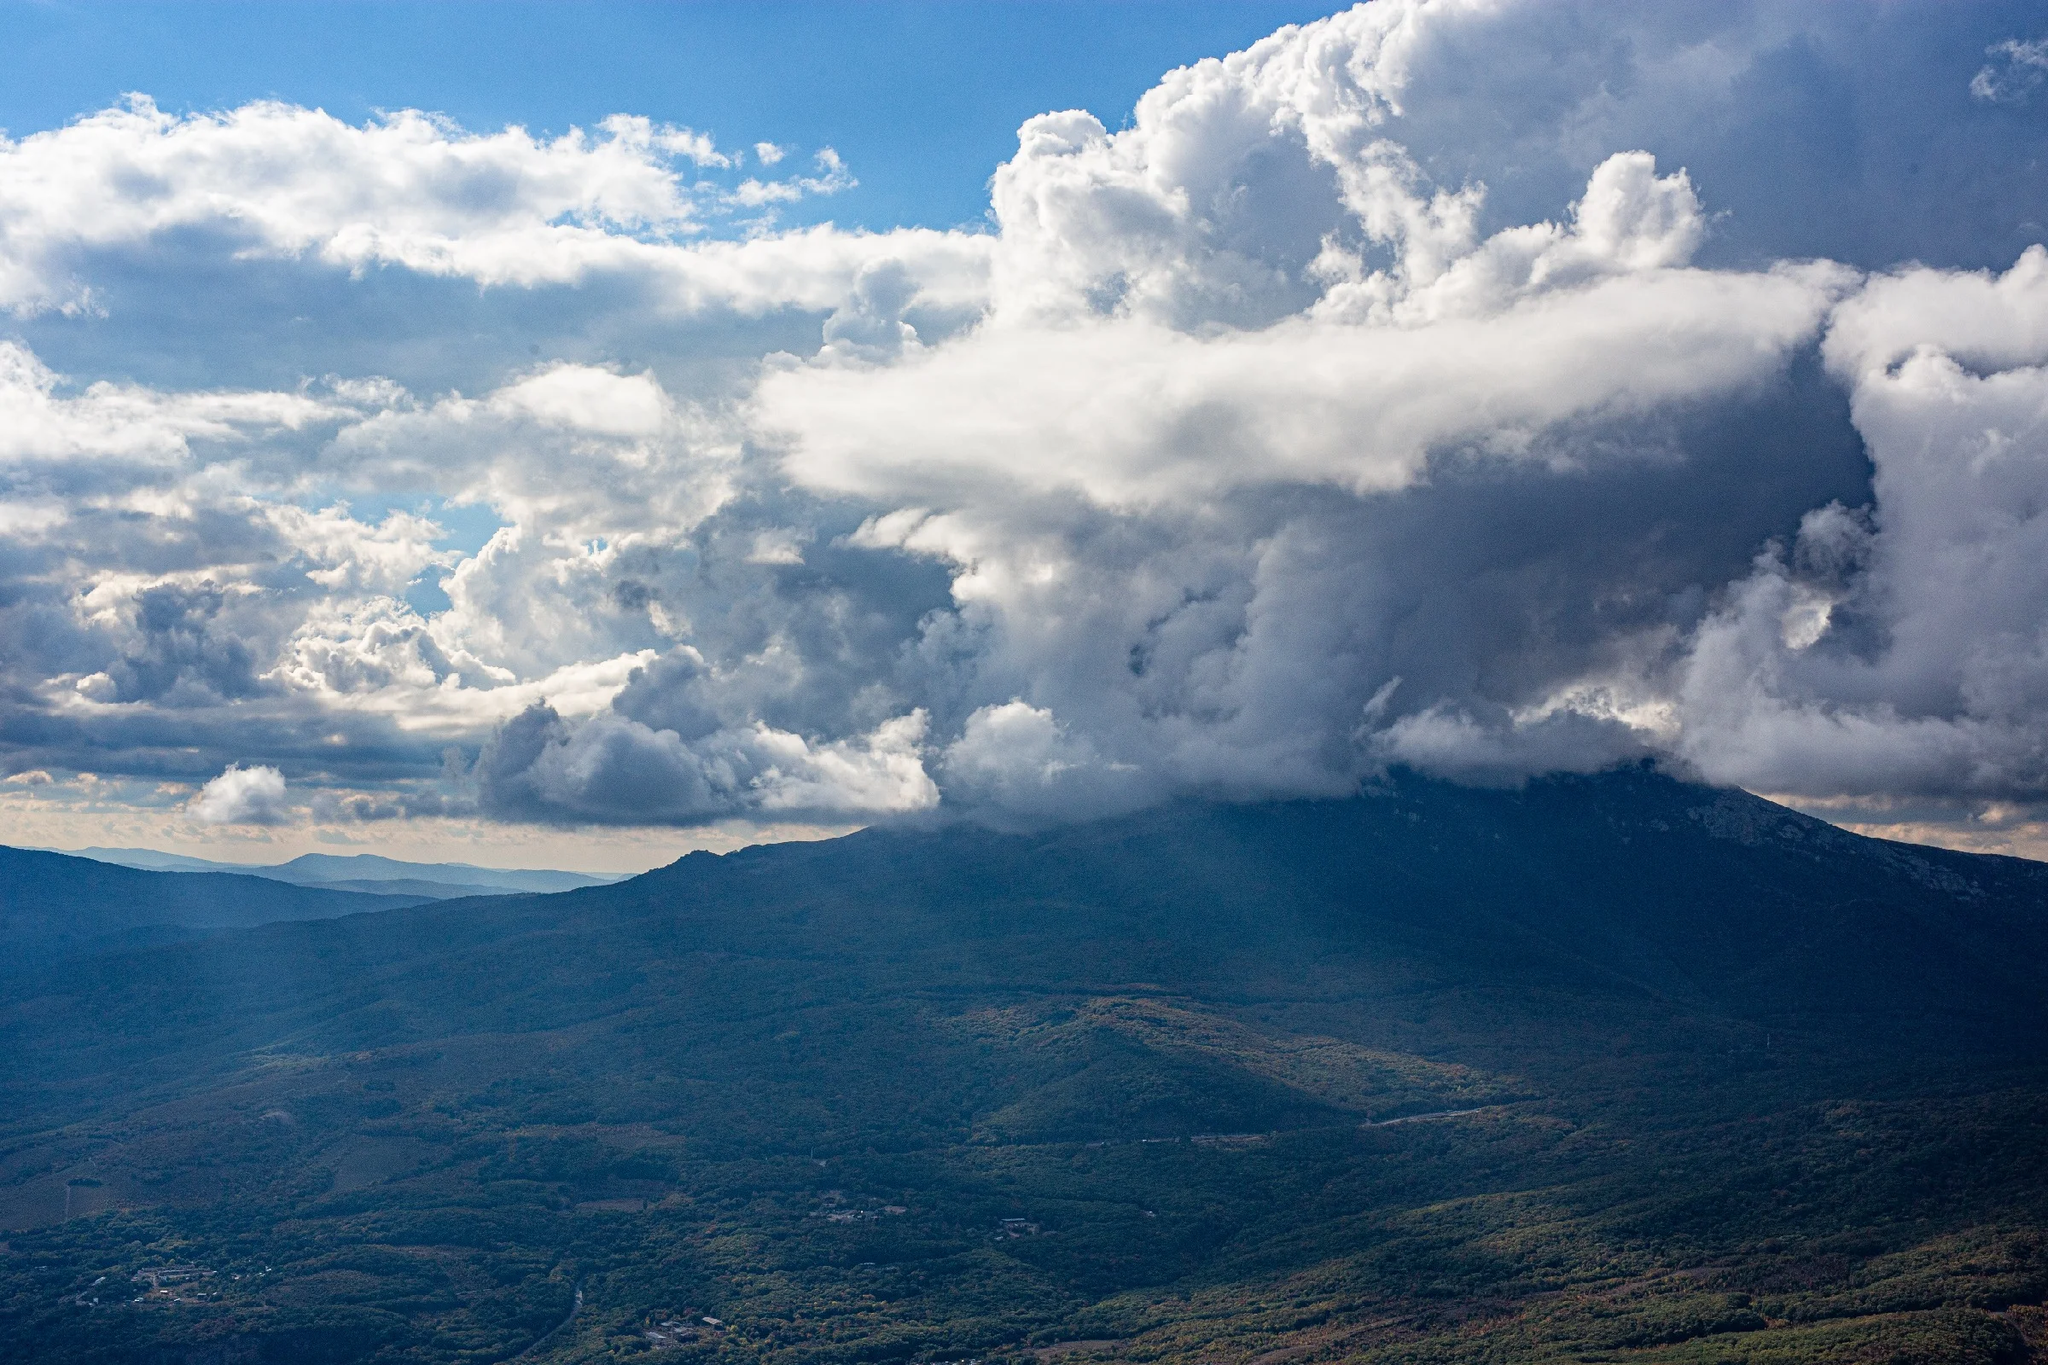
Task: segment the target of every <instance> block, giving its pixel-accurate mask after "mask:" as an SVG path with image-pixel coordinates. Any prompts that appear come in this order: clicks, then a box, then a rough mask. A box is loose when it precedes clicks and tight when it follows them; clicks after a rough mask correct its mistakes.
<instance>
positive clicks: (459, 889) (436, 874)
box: [70, 848, 622, 900]
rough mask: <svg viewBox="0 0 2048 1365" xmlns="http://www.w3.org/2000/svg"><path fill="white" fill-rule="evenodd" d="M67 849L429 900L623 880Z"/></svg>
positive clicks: (113, 859) (112, 859)
mask: <svg viewBox="0 0 2048 1365" xmlns="http://www.w3.org/2000/svg"><path fill="white" fill-rule="evenodd" d="M70 852H72V853H73V855H74V856H76V857H80V858H92V859H95V860H96V861H99V862H103V863H117V864H119V865H120V866H122V867H138V868H147V869H149V870H150V871H154V872H227V873H232V874H235V875H237V876H247V877H265V878H268V879H269V880H271V881H278V882H289V883H291V884H292V885H294V886H323V887H327V888H329V889H331V890H337V891H365V892H371V893H373V894H378V895H407V896H418V897H421V898H424V899H427V900H452V899H454V898H456V897H458V896H505V895H516V894H518V893H520V892H553V891H575V890H577V889H579V888H581V887H586V886H605V885H609V884H610V883H612V882H615V881H619V880H622V878H620V877H606V876H597V875H592V874H590V873H584V872H556V871H552V870H541V869H534V870H526V869H514V868H498V867H477V866H475V865H474V864H471V863H408V862H401V861H400V860H398V859H396V858H384V857H379V856H378V855H377V854H374V853H355V854H335V853H306V854H301V855H300V856H299V857H296V858H294V859H292V860H291V861H290V862H288V863H275V864H270V865H264V866H251V865H249V864H245V863H222V862H214V861H213V860H211V859H208V858H192V857H187V856H185V855H184V854H180V853H159V852H157V851H156V850H154V849H147V848H81V849H74V850H70Z"/></svg>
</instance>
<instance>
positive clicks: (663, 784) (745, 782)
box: [476, 702, 938, 824]
mask: <svg viewBox="0 0 2048 1365" xmlns="http://www.w3.org/2000/svg"><path fill="white" fill-rule="evenodd" d="M924 732H925V717H924V714H923V713H922V712H912V713H911V714H910V715H908V716H902V717H898V718H896V719H894V720H890V721H885V722H884V723H882V724H881V725H879V726H877V727H875V729H874V730H873V731H872V732H870V733H869V734H867V735H864V736H860V737H859V738H857V739H851V740H842V741H837V742H834V743H830V744H823V745H818V746H813V745H811V744H809V743H807V742H806V741H805V740H804V738H803V737H802V736H801V735H794V734H790V733H788V732H786V731H778V730H774V729H771V728H770V727H768V726H766V725H763V724H761V723H760V722H758V721H757V722H755V723H754V724H753V725H750V726H747V727H745V728H744V729H739V730H726V729H721V730H716V731H713V732H711V733H709V734H705V735H700V736H696V737H694V738H692V739H689V740H685V739H684V738H683V737H682V736H681V735H680V734H678V733H677V732H676V731H674V730H655V729H651V728H649V727H648V726H646V725H643V724H641V723H640V722H639V721H636V720H632V719H630V718H627V717H623V716H618V715H613V714H608V713H600V714H599V715H597V716H594V717H592V718H591V719H590V720H589V721H587V722H585V723H584V724H582V725H580V726H574V727H571V726H568V725H565V724H564V723H563V721H562V718H561V717H560V716H558V715H557V714H556V713H555V711H554V709H553V708H552V707H550V706H548V705H547V704H546V703H544V702H543V703H535V704H534V705H533V706H531V707H529V708H528V709H527V710H525V711H523V712H521V713H520V714H519V715H518V716H516V717H514V718H513V719H512V720H510V721H508V722H506V723H505V724H504V725H503V726H502V727H500V728H499V729H498V731H497V732H496V733H495V734H493V735H492V737H491V739H490V741H489V743H487V744H486V745H485V746H484V749H483V752H482V754H481V755H480V756H479V758H478V760H477V772H476V778H477V783H478V789H479V792H480V794H481V798H482V803H483V808H484V810H485V811H486V812H488V813H490V814H493V815H497V816H500V817H503V818H513V819H527V820H536V821H542V822H556V823H564V824H649V823H664V822H668V823H677V824H688V823H691V822H693V821H695V822H701V821H706V820H709V819H715V818H721V817H725V816H729V815H732V814H735V813H758V814H764V815H771V814H772V815H795V816H832V815H846V814H860V815H866V816H877V815H901V814H908V813H911V812H916V811H923V810H928V809H930V808H931V807H932V806H934V805H936V804H937V803H938V789H937V788H936V787H935V786H934V785H933V783H932V781H931V779H930V778H929V777H928V776H927V775H926V774H925V771H924V766H923V763H922V762H921V759H920V754H919V747H920V741H921V740H922V739H923V738H924Z"/></svg>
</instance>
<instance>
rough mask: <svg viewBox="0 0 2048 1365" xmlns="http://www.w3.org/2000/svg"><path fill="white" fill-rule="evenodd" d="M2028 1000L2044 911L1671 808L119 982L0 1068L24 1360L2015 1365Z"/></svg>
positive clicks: (2042, 947) (613, 900)
mask: <svg viewBox="0 0 2048 1365" xmlns="http://www.w3.org/2000/svg"><path fill="white" fill-rule="evenodd" d="M2044 961H2048V867H2043V866H2042V865H2039V864H2034V863H2028V862H2022V861H2019V860H2014V859H2003V858H1988V857H1981V856H1974V855H1968V854H1961V853H1953V852H1947V851H1943V850H1938V849H1928V848H1919V847H1910V846H1905V845H1898V844H1889V843H1884V842H1880V841H1875V840H1870V839H1864V838H1860V837H1858V836H1855V835H1852V834H1848V833H1845V832H1843V831H1841V830H1838V829H1835V828H1833V827H1831V826H1828V825H1825V824H1823V823H1821V822H1819V821H1815V820H1811V819H1808V818H1806V817H1803V816H1800V815H1797V814H1794V813H1792V812H1790V811H1787V810H1784V809H1782V808H1779V807H1775V806H1772V805H1770V804H1769V803H1767V802H1764V801H1761V800H1758V799H1756V798H1753V797H1749V796H1746V795H1743V794H1741V793H1735V792H1727V791H1716V790H1712V789H1707V788H1701V787H1693V786H1687V785H1684V784H1681V783H1677V782H1673V781H1671V780H1669V779H1666V778H1663V777H1659V776H1657V775H1655V774H1653V773H1649V772H1646V771H1640V770H1628V771H1621V772H1615V773H1610V774H1607V775H1604V776H1601V777H1598V778H1557V779H1550V780H1545V781H1540V782H1537V783H1534V784H1532V785H1530V786H1529V787H1528V788H1526V789H1525V790H1522V791H1504V790H1481V789H1470V788H1460V787H1455V786H1449V785H1445V784H1441V783H1435V782H1429V781H1424V780H1420V779H1416V778H1412V777H1399V778H1396V779H1394V780H1392V781H1390V783H1389V784H1388V785H1387V786H1386V788H1385V789H1384V790H1380V791H1378V792H1376V793H1374V794H1371V795H1367V796H1363V797H1360V798H1357V799H1354V800H1349V801H1334V802H1287V803H1275V804H1268V805H1250V806H1214V805H1203V804H1194V803H1188V804H1181V805H1175V806H1169V807H1163V808H1158V809H1154V810H1151V811H1148V812H1144V813H1140V814H1137V815H1132V816H1128V817H1123V818H1119V819H1114V820H1108V821H1102V822H1098V823H1094V824H1087V825H1080V826H1074V827H1070V828H1064V829H1057V830H1052V831H1048V832H1044V833H1039V834H1032V835H1019V834H1001V833H992V832H989V831H987V830H984V829H980V828H975V827H971V826H954V827H949V828H942V829H936V830H925V831H916V830H881V829H877V830H870V831H867V832H864V833H861V834H857V835H852V836H849V837H846V838H842V839H837V840H831V841H826V842H821V843H814V844H787V845H775V846H768V847H758V848H752V849H747V850H743V851H741V852H738V853H734V854H730V855H726V856H723V857H719V856H713V855H710V854H692V855H690V856H689V857H686V858H684V859H682V860H680V861H679V862H677V863H675V864H673V865H671V866H669V867H667V868H663V869H659V870H657V871H655V872H652V873H649V874H647V875H645V876H642V877H638V878H634V879H632V880H630V881H627V882H624V883H621V884H618V885H613V886H605V887H597V888H587V889H584V890H579V891H573V892H568V893H565V894H561V895H556V896H547V897H540V896H517V897H505V898H495V899H491V900H477V901H468V902H465V903H462V904H460V905H456V904H448V903H441V904H426V905H419V906H414V907H411V908H408V909H403V910H397V911H393V912H389V913H380V914H371V915H357V916H350V917H348V918H345V919H335V920H327V921H321V922H305V923H277V924H270V925H266V926H263V927H260V928H255V929H251V930H248V931H244V932H238V933H233V934H229V935H224V936H219V937H215V938H211V939H208V940H206V941H203V942H196V943H189V944H174V945H168V946H163V947H155V948H148V949H143V950H138V951H132V952H121V953H113V954H105V955H101V956H99V957H96V958H93V959H90V960H85V961H78V962H74V963H71V964H67V965H65V966H63V967H61V968H59V969H57V970H55V971H54V972H52V973H51V974H49V976H48V977H47V978H46V979H43V980H40V981H38V982H37V983H35V984H34V986H33V987H31V988H29V989H26V990H24V991H21V992H19V993H17V994H15V995H13V996H11V997H9V998H8V999H7V1000H6V1001H5V1003H4V1009H5V1013H4V1015H0V1028H4V1029H5V1031H6V1034H7V1036H8V1037H10V1039H14V1040H17V1041H18V1043H19V1046H17V1047H15V1048H13V1049H11V1050H10V1051H9V1053H8V1054H7V1057H6V1060H5V1062H4V1063H0V1066H4V1069H0V1111H4V1112H5V1113H6V1114H8V1115H9V1116H10V1118H9V1121H8V1122H7V1123H6V1125H5V1126H4V1128H0V1145H4V1151H5V1157H4V1164H0V1191H4V1193H5V1198H4V1202H0V1214H4V1217H5V1220H6V1222H7V1223H9V1224H11V1225H12V1226H14V1227H16V1228H17V1229H21V1230H20V1231H17V1232H15V1233H12V1234H10V1236H9V1239H8V1242H9V1247H10V1249H11V1250H10V1252H9V1254H8V1255H7V1257H6V1258H5V1259H4V1260H0V1276H4V1281H0V1292H4V1294H5V1295H6V1302H7V1304H8V1307H7V1310H6V1313H5V1316H4V1320H0V1333H4V1335H0V1342H5V1343H7V1345H6V1346H5V1347H4V1348H0V1349H6V1350H13V1351H15V1352H17V1353H18V1352H19V1351H20V1350H22V1349H24V1348H25V1346H26V1344H28V1343H34V1345H35V1350H36V1352H37V1353H38V1354H37V1358H38V1359H48V1360H53V1361H68V1360H80V1361H83V1360H95V1361H100V1360H105V1361H122V1360H137V1361H140V1360H162V1359H179V1360H188V1359H189V1360H198V1359H202V1358H205V1359H213V1358H219V1359H229V1358H235V1359H242V1358H246V1359H252V1360H280V1361H281V1360H302V1359H329V1360H336V1361H340V1360H373V1359H377V1360H382V1359H391V1360H400V1359H403V1360H416V1361H443V1360H445V1361H455V1360H476V1359H503V1358H507V1357H509V1356H511V1355H514V1354H517V1353H519V1352H521V1351H527V1350H529V1348H533V1349H532V1350H531V1354H529V1355H528V1356H527V1357H526V1358H528V1359H540V1360H559V1361H571V1360H578V1361H587V1360H610V1359H623V1358H625V1357H627V1356H634V1355H639V1354H644V1353H646V1352H649V1351H659V1352H662V1353H663V1355H662V1356H660V1357H658V1358H675V1359H692V1360H703V1361H713V1360H717V1361H735V1362H737V1361H778V1362H782V1361H786V1362H798V1361H833V1362H842V1361H843V1362H854V1361H866V1360H906V1361H942V1360H958V1359H965V1358H969V1357H974V1358H979V1359H982V1360H985V1361H993V1360H1013V1361H1018V1362H1020V1363H1021V1362H1024V1361H1027V1360H1031V1359H1033V1353H1034V1352H1037V1353H1040V1354H1039V1355H1038V1356H1037V1357H1036V1358H1037V1359H1039V1360H1049V1359H1052V1358H1054V1357H1055V1356H1056V1357H1058V1358H1061V1359H1065V1360H1071V1361H1074V1362H1076V1365H1079V1362H1082V1361H1088V1360H1096V1359H1100V1360H1109V1359H1119V1360H1139V1359H1142V1360H1158V1361H1188V1362H1195V1361H1229V1362H1251V1361H1266V1362H1268V1365H1273V1363H1274V1362H1278V1361H1283V1360H1286V1361H1292V1360H1302V1361H1316V1360H1325V1359H1328V1360H1336V1359H1344V1360H1365V1361H1381V1360H1385V1361H1393V1360H1475V1361H1476V1360H1486V1361H1489V1362H1509V1361H1539V1360H1541V1361H1550V1360H1564V1359H1573V1360H1577V1359H1629V1360H1654V1361H1678V1360H1686V1361H1703V1360H1710V1359H1711V1360H1753V1361H1757V1362H1764V1361H1796V1360H1812V1361H1820V1360H1830V1361H1833V1360H1850V1359H1854V1360H1872V1361H1875V1360H1897V1361H1907V1360H1914V1361H1920V1360H1925V1361H1930V1362H1931V1361H1977V1362H1983V1363H1984V1365H1993V1363H1994V1362H2001V1361H2017V1360H2020V1359H2024V1358H2025V1357H2026V1353H2027V1352H2028V1351H2029V1350H2030V1349H2031V1348H2030V1347H2029V1345H2028V1343H2029V1341H2030V1340H2032V1341H2038V1340H2040V1332H2039V1329H2040V1326H2041V1323H2042V1315H2041V1310H2040V1309H2039V1308H2038V1307H2032V1306H2030V1305H2039V1304H2040V1303H2041V1302H2042V1300H2043V1298H2044V1296H2048V1141H2044V1140H2043V1139H2044V1138H2048V1064H2044V1062H2043V1060H2042V1058H2043V1056H2044V1053H2043V1049H2042V1044H2043V1042H2044V1041H2048V979H2044V975H2043V973H2042V972H2041V970H2040V965H2041V964H2042V963H2043V962H2044ZM67 1201H69V1205H70V1209H69V1211H70V1213H71V1214H72V1215H73V1216H72V1217H70V1218H69V1219H66V1218H65V1217H64V1214H65V1212H66V1203H67ZM86 1215H89V1216H86ZM171 1264H175V1265H179V1266H186V1267H190V1268H191V1273H192V1274H193V1275H194V1276H202V1275H204V1274H205V1273H206V1272H212V1274H211V1277H210V1278H207V1279H205V1285H206V1288H205V1291H204V1293H205V1295H206V1297H201V1296H199V1294H198V1292H197V1291H192V1292H189V1293H188V1292H185V1291H171V1292H168V1293H165V1292H159V1290H157V1289H153V1288H150V1287H149V1285H150V1284H151V1283H152V1282H151V1281H149V1280H148V1278H147V1276H145V1277H144V1279H143V1280H139V1281H138V1280H136V1279H134V1278H133V1277H135V1276H138V1275H143V1273H144V1272H145V1271H148V1272H149V1273H150V1274H156V1273H158V1272H159V1271H160V1270H161V1269H162V1268H163V1267H164V1266H166V1265H171ZM102 1275H104V1276H107V1277H108V1278H107V1279H106V1280H105V1281H103V1282H100V1284H99V1285H98V1287H97V1288H96V1287H95V1281H96V1279H97V1277H99V1276H102ZM236 1275H241V1276H242V1277H243V1278H242V1279H241V1280H236V1279H234V1278H233V1277H234V1276H236ZM109 1284H113V1285H119V1286H123V1287H122V1288H121V1289H120V1298H121V1299H122V1301H123V1305H122V1306H116V1303H115V1301H114V1299H113V1298H112V1297H111V1296H110V1294H109V1292H108V1291H107V1290H106V1289H105V1286H106V1285H109ZM134 1285H141V1286H142V1288H141V1289H140V1290H139V1291H138V1290H135V1289H131V1288H129V1287H128V1286H134ZM138 1292H139V1293H140V1295H141V1302H139V1303H127V1302H126V1300H127V1299H130V1298H133V1297H135V1295H136V1294H137V1293H138ZM95 1298H97V1299H98V1300H99V1303H98V1305H97V1306H94V1304H93V1300H94V1299H95ZM174 1300H181V1301H175V1302H174ZM713 1320H715V1321H713ZM550 1333H552V1334H551V1335H550ZM207 1351H213V1352H216V1353H227V1354H217V1357H216V1356H205V1355H204V1354H203V1353H204V1352H207ZM234 1352H239V1353H241V1354H240V1355H233V1354H231V1353H234ZM1902 1352H1903V1354H1902Z"/></svg>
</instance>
